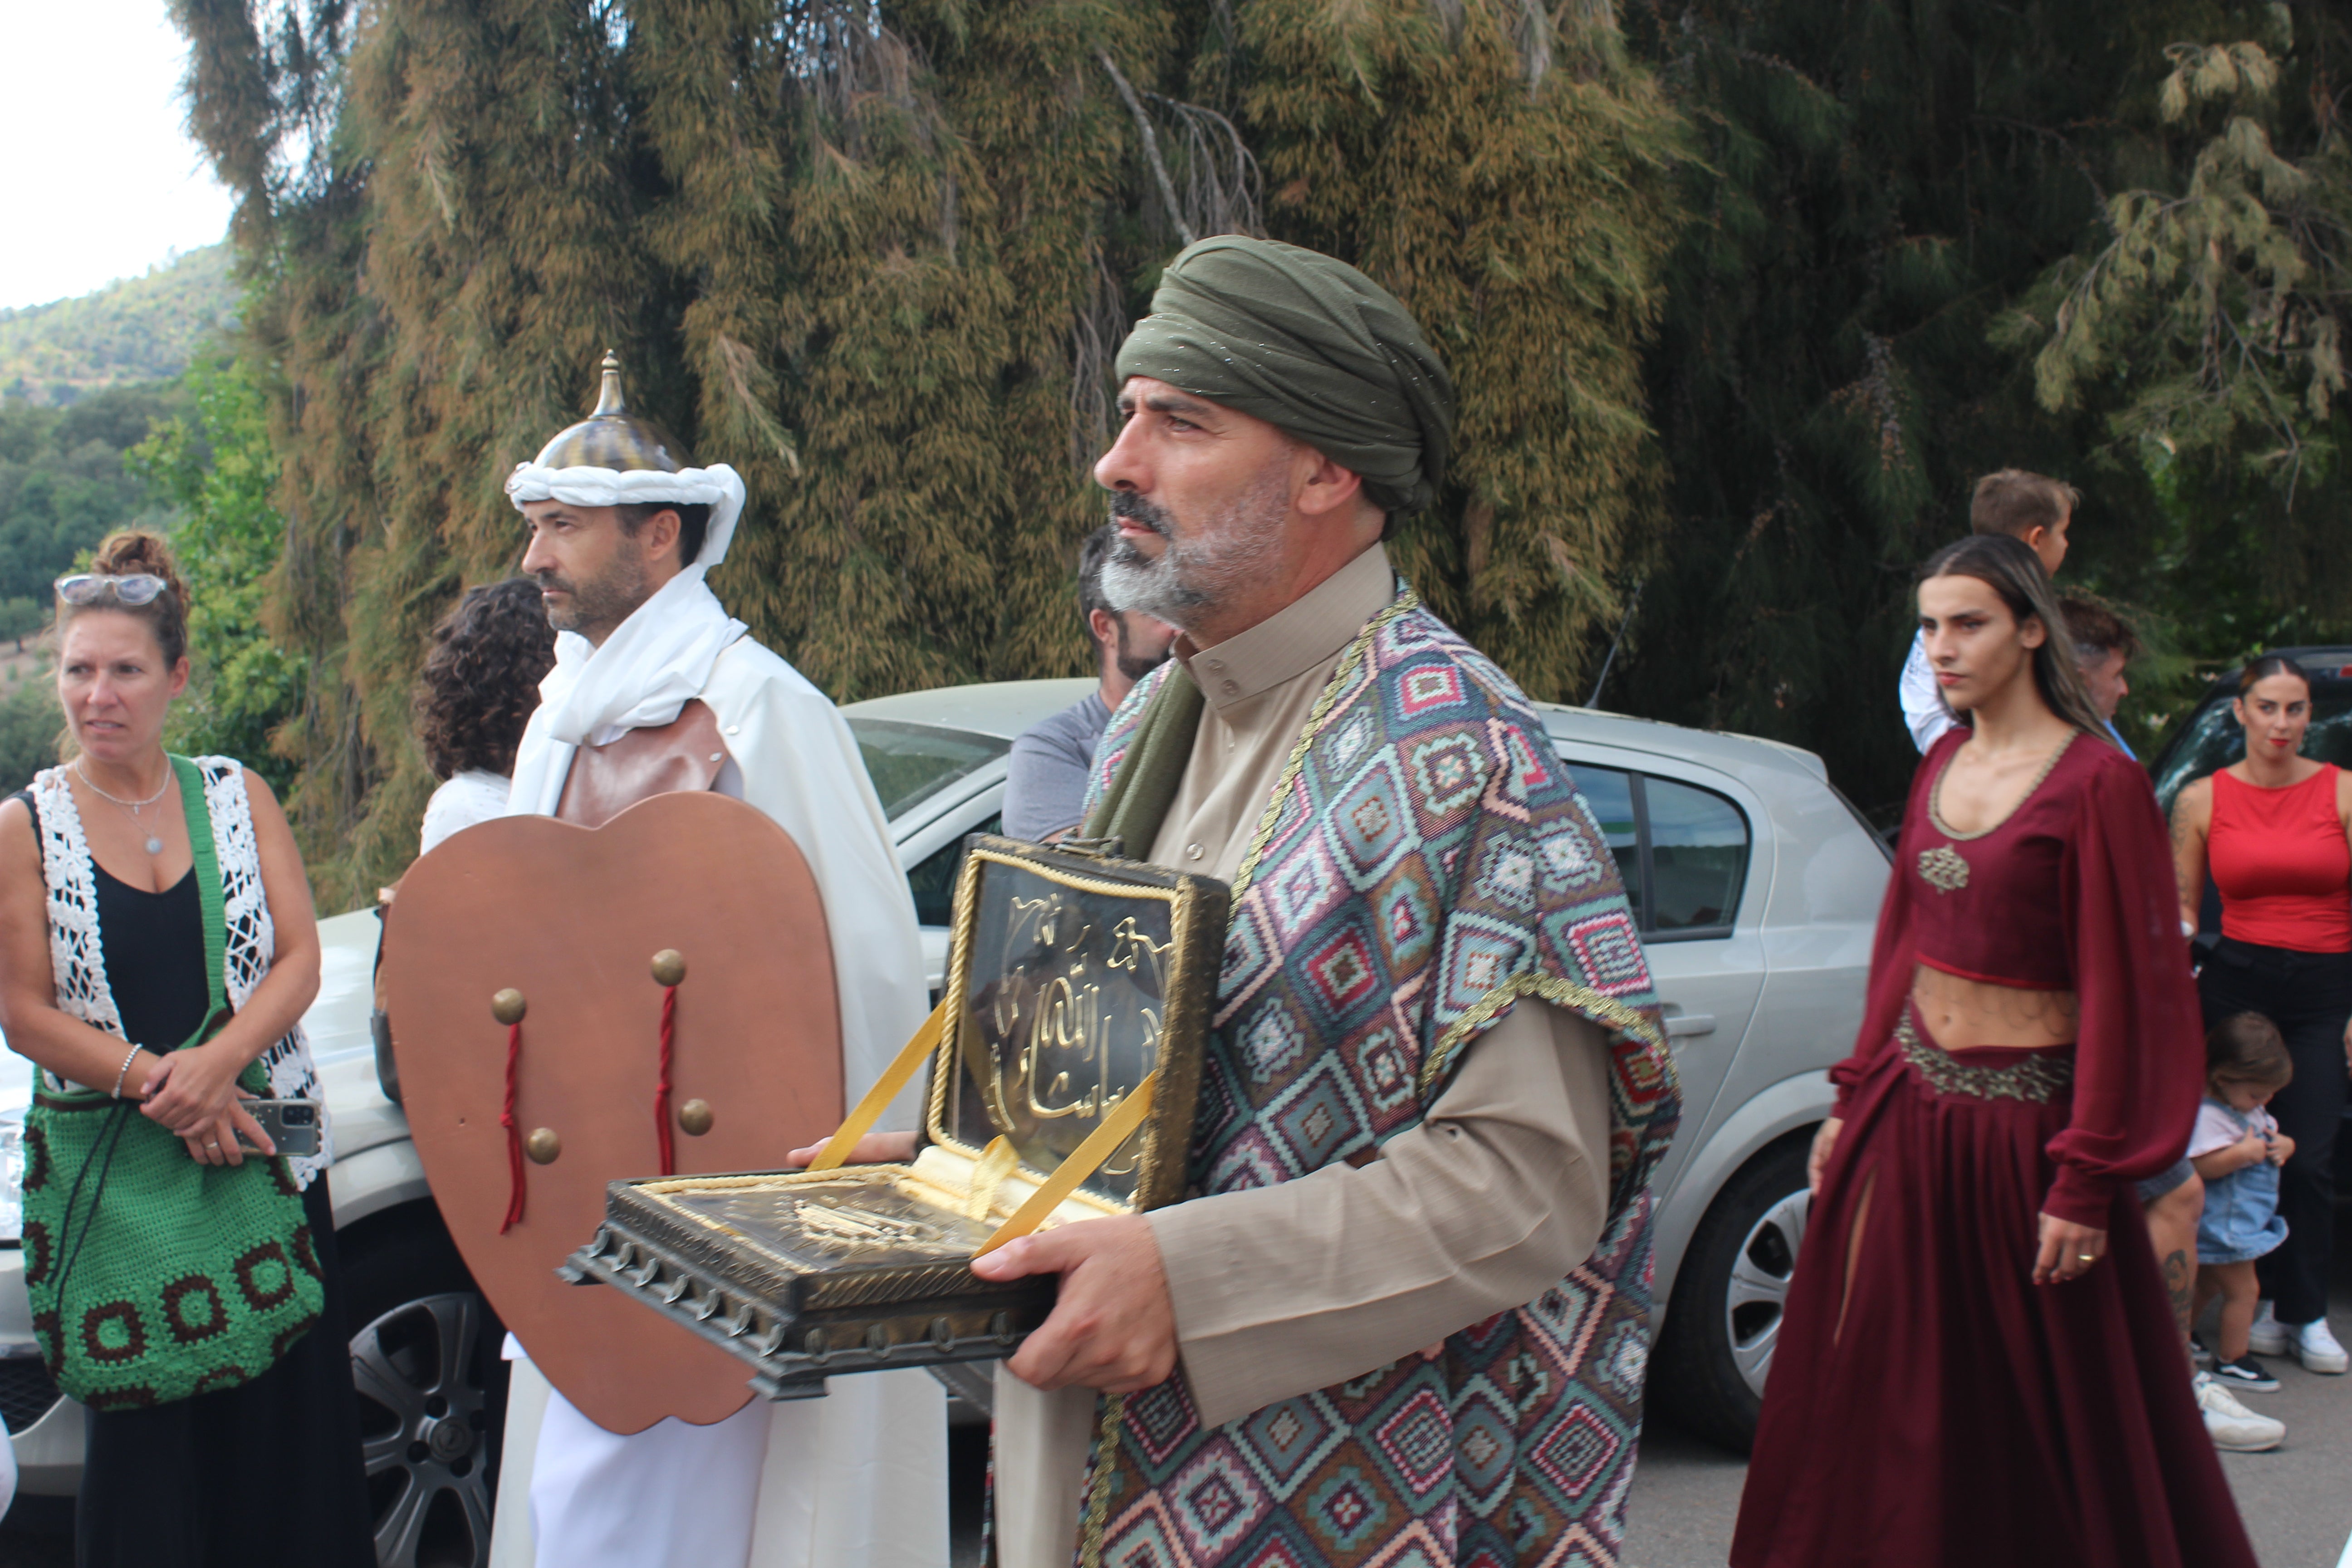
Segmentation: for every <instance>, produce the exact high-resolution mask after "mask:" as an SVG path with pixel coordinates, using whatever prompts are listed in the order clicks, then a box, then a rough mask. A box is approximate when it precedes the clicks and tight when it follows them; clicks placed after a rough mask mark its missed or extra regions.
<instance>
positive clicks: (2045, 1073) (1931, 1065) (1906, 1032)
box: [1895, 1017, 2074, 1105]
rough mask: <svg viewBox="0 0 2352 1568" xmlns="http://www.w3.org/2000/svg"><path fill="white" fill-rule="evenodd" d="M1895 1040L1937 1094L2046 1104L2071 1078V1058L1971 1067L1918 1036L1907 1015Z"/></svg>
mask: <svg viewBox="0 0 2352 1568" xmlns="http://www.w3.org/2000/svg"><path fill="white" fill-rule="evenodd" d="M1895 1043H1896V1044H1897V1045H1899V1046H1901V1047H1903V1058H1904V1060H1906V1061H1907V1062H1909V1063H1910V1064H1911V1068H1912V1070H1913V1071H1914V1072H1916V1073H1917V1074H1918V1075H1919V1076H1920V1077H1921V1078H1922V1079H1926V1080H1927V1087H1928V1088H1929V1089H1934V1090H1935V1091H1936V1092H1937V1094H1964V1095H1967V1096H1969V1098H1970V1099H1972V1100H2032V1101H2033V1102H2035V1103H2036V1104H2040V1105H2047V1104H2048V1103H2049V1102H2050V1101H2052V1100H2055V1099H2057V1098H2058V1096H2059V1094H2060V1093H2061V1092H2063V1090H2064V1089H2066V1088H2067V1086H2069V1085H2070V1084H2072V1083H2073V1082H2074V1058H2072V1057H2060V1056H2031V1057H2027V1058H2023V1059H2022V1060H2021V1061H2017V1062H2013V1063H2011V1065H2010V1066H2008V1067H1998V1068H1988V1067H1971V1066H1969V1064H1968V1063H1966V1062H1963V1061H1961V1060H1960V1059H1959V1058H1957V1057H1955V1056H1953V1055H1952V1054H1951V1053H1950V1052H1949V1051H1947V1050H1945V1049H1943V1048H1942V1047H1937V1046H1932V1045H1929V1044H1928V1043H1927V1041H1925V1040H1923V1039H1921V1038H1920V1037H1919V1031H1918V1030H1916V1029H1915V1028H1913V1027H1912V1026H1911V1020H1910V1019H1909V1018H1907V1017H1906V1018H1902V1019H1899V1020H1897V1021H1896V1023H1895Z"/></svg>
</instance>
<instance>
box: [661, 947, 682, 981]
mask: <svg viewBox="0 0 2352 1568" xmlns="http://www.w3.org/2000/svg"><path fill="white" fill-rule="evenodd" d="M685 979H686V954H684V953H682V952H678V950H677V949H676V948H674V947H666V948H663V949H662V950H661V951H660V952H657V953H655V954H654V984H656V985H677V984H681V983H682V982H684V980H685Z"/></svg>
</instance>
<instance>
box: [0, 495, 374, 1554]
mask: <svg viewBox="0 0 2352 1568" xmlns="http://www.w3.org/2000/svg"><path fill="white" fill-rule="evenodd" d="M57 588H58V605H57V642H58V700H59V702H60V703H61V704H62V706H63V708H64V710H65V717H66V723H67V728H68V732H69V735H70V739H71V742H72V752H73V755H72V760H71V761H70V762H68V763H65V764H64V765H62V766H59V767H55V768H49V769H47V770H44V771H43V772H42V773H40V774H39V775H38V776H37V778H36V779H35V780H34V781H33V784H32V785H31V786H30V787H29V788H28V789H26V790H24V791H22V792H20V793H19V794H17V795H12V796H10V797H9V798H8V799H7V800H6V801H5V803H0V870H5V876H0V1026H5V1030H6V1036H7V1042H8V1044H9V1046H10V1047H13V1048H14V1049H15V1050H16V1051H17V1052H18V1053H19V1054H21V1055H23V1056H26V1057H28V1058H31V1059H32V1061H33V1062H34V1063H35V1064H36V1065H37V1068H38V1077H37V1081H36V1086H35V1087H36V1100H35V1106H34V1110H33V1112H32V1114H31V1116H30V1118H29V1119H28V1126H27V1132H26V1176H25V1194H26V1232H25V1242H24V1245H25V1257H26V1285H27V1287H28V1289H29V1290H30V1291H31V1293H32V1295H33V1298H34V1308H35V1313H36V1315H35V1320H34V1323H35V1330H36V1332H37V1334H38V1335H39V1337H40V1338H41V1340H42V1348H43V1351H44V1353H45V1354H46V1355H47V1358H48V1361H49V1363H50V1366H51V1368H52V1370H53V1371H54V1372H56V1373H57V1374H58V1378H59V1381H60V1383H61V1384H65V1385H66V1387H67V1390H68V1393H76V1394H78V1396H79V1397H81V1398H82V1399H83V1401H84V1403H85V1404H87V1405H89V1406H90V1409H89V1416H88V1427H87V1430H88V1451H87V1456H86V1459H85V1463H84V1468H83V1470H82V1482H81V1495H80V1500H79V1510H78V1514H77V1521H76V1548H75V1551H76V1559H77V1562H78V1563H80V1564H83V1565H84V1568H90V1565H104V1568H113V1565H117V1564H120V1565H122V1568H130V1565H131V1564H137V1565H139V1568H181V1565H183V1564H184V1565H185V1568H199V1565H207V1568H208V1565H211V1564H216V1563H227V1562H231V1561H234V1562H236V1563H241V1564H256V1565H268V1564H287V1565H289V1568H291V1565H293V1564H298V1563H299V1564H304V1565H306V1568H307V1565H310V1564H323V1565H329V1568H362V1565H365V1564H372V1563H373V1562H374V1561H375V1553H374V1550H373V1540H372V1537H371V1513H370V1509H369V1504H368V1496H367V1489H366V1481H365V1476H364V1471H363V1468H362V1459H361V1453H360V1440H359V1418H358V1408H357V1402H356V1398H355V1395H354V1391H353V1385H352V1371H351V1361H350V1352H349V1349H348V1343H347V1340H346V1337H345V1333H344V1330H343V1325H342V1320H341V1290H340V1287H339V1283H338V1280H337V1278H336V1260H335V1246H334V1221H333V1215H332V1214H331V1211H330V1209H329V1207H328V1203H327V1184H326V1182H325V1181H324V1180H323V1175H324V1167H325V1164H326V1163H327V1161H328V1159H329V1158H330V1157H331V1151H330V1149H329V1147H328V1145H327V1144H326V1142H325V1141H324V1136H323V1134H324V1129H323V1127H321V1128H320V1142H319V1145H318V1148H317V1152H315V1153H313V1154H310V1155H307V1156H303V1157H299V1158H296V1157H290V1156H280V1155H279V1154H278V1152H277V1148H276V1145H275V1143H274V1142H273V1141H272V1139H271V1138H270V1136H269V1135H268V1133H267V1132H266V1131H264V1129H263V1128H262V1127H261V1125H260V1124H259V1123H258V1122H257V1121H256V1120H255V1118H254V1117H253V1116H252V1115H251V1114H250V1113H249V1112H248V1111H247V1110H246V1109H244V1106H245V1103H246V1101H247V1100H248V1099H249V1098H252V1097H256V1096H258V1097H261V1098H264V1099H273V1100H306V1101H310V1102H311V1103H312V1104H313V1105H314V1106H315V1105H316V1103H317V1101H318V1100H319V1089H318V1084H317V1079H316V1078H315V1076H314V1074H313V1073H312V1070H311V1066H310V1049H309V1047H308V1045H307V1044H306V1043H305V1041H304V1039H303V1036H302V1031H301V1028H300V1026H299V1018H300V1017H301V1015H302V1011H303V1009H304V1008H305V1007H307V1006H308V1005H310V999H311V997H312V996H313V995H314V994H316V992H317V990H318V985H319V937H318V928H317V925H316V922H315V921H314V920H313V918H312V914H311V910H310V888H309V883H308V881H307V879H306V877H305V875H304V872H303V868H302V862H301V858H300V857H299V854H298V853H297V851H296V849H295V847H294V838H293V835H292V833H291V831H290V830H289V827H288V826H287V823H286V818H285V816H284V814H283V813H282V812H280V811H279V809H278V803H277V801H276V799H275V798H274V797H273V796H272V795H270V792H269V789H268V786H267V785H266V784H263V783H262V782H261V780H260V779H259V778H257V777H256V776H255V775H254V774H253V773H250V772H248V771H247V769H246V768H245V767H244V766H243V765H242V764H240V763H236V761H234V760H233V759H230V758H226V757H198V758H194V759H186V758H174V757H172V756H170V755H168V754H167V753H166V752H165V751H164V747H163V727H164V721H165V718H166V716H167V715H168V713H169V711H170V709H171V705H172V700H173V699H174V698H175V697H177V696H178V695H179V694H180V692H181V691H182V690H183V689H184V688H185V686H186V684H187V679H188V650H187V639H188V633H187V608H186V606H187V595H186V590H185V589H184V586H183V585H182V584H181V583H180V580H179V578H178V575H177V574H176V572H175V570H174V568H173V562H172V557H171V553H170V552H169V550H168V549H167V548H166V547H165V546H164V543H163V541H162V540H161V539H158V538H156V537H155V536H154V535H152V534H148V533H140V532H124V533H116V534H113V535H111V536H110V537H109V538H108V539H107V540H106V541H105V542H103V543H102V544H101V545H100V547H99V552H98V557H97V559H96V561H95V562H93V563H92V565H91V568H90V570H89V572H86V573H78V574H73V575H71V576H68V577H64V578H61V579H59V580H58V585H57ZM311 1114H313V1115H315V1116H317V1117H318V1119H319V1120H320V1121H323V1109H322V1108H321V1109H320V1110H316V1111H313V1112H312V1113H311Z"/></svg>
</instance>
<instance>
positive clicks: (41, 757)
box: [0, 664, 66, 795]
mask: <svg viewBox="0 0 2352 1568" xmlns="http://www.w3.org/2000/svg"><path fill="white" fill-rule="evenodd" d="M9 672H10V674H12V675H16V676H18V677H19V678H18V679H16V680H15V681H13V682H12V683H11V684H10V685H8V686H6V687H5V688H0V795H14V794H16V792H17V791H18V790H20V789H23V788H24V787H25V786H26V784H31V783H32V782H33V775H34V774H35V773H39V772H40V771H41V770H42V769H43V768H47V767H55V766H56V765H57V761H58V736H59V735H61V734H62V733H63V732H64V731H65V727H66V725H65V715H64V714H62V713H60V712H59V711H58V689H57V682H56V681H55V679H52V677H51V675H50V672H49V670H48V669H47V668H46V667H44V666H40V665H34V666H31V667H30V668H29V672H26V667H24V666H21V665H16V664H12V665H11V666H9Z"/></svg>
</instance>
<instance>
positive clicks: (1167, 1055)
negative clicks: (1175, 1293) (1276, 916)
mask: <svg viewBox="0 0 2352 1568" xmlns="http://www.w3.org/2000/svg"><path fill="white" fill-rule="evenodd" d="M1226 901H1227V890H1226V888H1225V885H1224V884H1223V883H1222V882H1218V881H1214V880H1212V879H1208V878H1204V877H1192V876H1185V875H1181V874H1180V873H1176V872H1171V871H1168V870H1165V869H1163V868H1160V867H1156V866H1145V865H1140V864H1138V863H1135V862H1132V861H1126V860H1119V859H1115V858H1108V857H1104V856H1097V855H1093V854H1088V853H1085V852H1083V851H1080V850H1076V849H1070V848H1053V847H1041V846H1037V845H1033V844H1023V843H1019V842H1016V841H1014V840H1012V839H1007V838H992V837H980V836H975V837H973V838H972V839H971V841H970V852H969V853H968V854H967V855H966V856H965V858H964V862H963V867H962V869H961V873H960V874H959V878H958V880H957V883H956V896H955V915H954V926H953V930H952V933H951V943H950V950H949V959H948V973H947V985H946V991H945V995H944V997H943V999H942V1001H941V1002H940V1008H939V1011H938V1012H936V1013H934V1014H933V1015H932V1016H931V1019H930V1021H929V1023H927V1024H926V1025H925V1026H924V1029H923V1031H922V1032H921V1033H919V1035H918V1036H917V1037H916V1038H915V1040H913V1041H910V1042H909V1043H908V1052H907V1054H906V1055H905V1056H904V1057H902V1058H901V1061H900V1068H901V1069H903V1070H902V1071H900V1072H899V1074H898V1077H897V1083H898V1085H903V1084H904V1083H905V1082H906V1081H907V1077H908V1076H909V1075H910V1074H911V1071H912V1070H915V1069H918V1068H920V1067H922V1066H924V1065H928V1066H929V1069H930V1070H929V1087H928V1089H927V1091H926V1096H925V1104H926V1111H925V1116H924V1127H923V1131H922V1133H921V1135H920V1136H919V1139H918V1147H917V1152H916V1155H915V1158H914V1160H913V1161H912V1162H911V1163H908V1164H903V1165H845V1166H840V1167H837V1168H834V1169H824V1168H823V1167H824V1164H825V1161H824V1159H820V1160H819V1161H818V1162H817V1163H816V1165H814V1166H812V1167H811V1168H810V1169H809V1170H806V1171H782V1172H753V1173H744V1174H740V1175H728V1176H709V1175H704V1176H679V1177H672V1178H667V1179H662V1178H655V1179H649V1180H639V1181H626V1182H614V1184H612V1186H611V1187H610V1188H609V1189H608V1193H607V1196H606V1200H605V1219H604V1225H603V1226H600V1227H599V1228H598V1230H597V1233H596V1236H595V1237H594V1239H593V1240H592V1241H590V1242H589V1244H588V1245H587V1246H585V1247H581V1248H580V1249H579V1250H578V1251H576V1252H574V1253H573V1254H572V1257H571V1258H570V1260H569V1262H568V1263H567V1264H566V1266H565V1268H564V1270H563V1272H564V1274H565V1276H566V1277H567V1278H570V1279H575V1280H577V1281H579V1282H581V1283H583V1284H586V1283H604V1284H607V1285H612V1286H614V1287H616V1288H618V1289H622V1290H625V1291H626V1292H628V1293H629V1295H630V1296H631V1298H632V1299H634V1300H638V1301H641V1302H643V1303H645V1304H646V1306H648V1307H651V1308H653V1309H654V1310H656V1311H659V1312H661V1313H663V1314H664V1315H665V1316H667V1317H668V1318H670V1319H671V1320H672V1321H676V1322H678V1323H681V1324H684V1325H685V1326H686V1327H688V1328H689V1329H691V1330H693V1331H695V1332H696V1333H698V1334H700V1335H702V1336H703V1337H704V1338H706V1339H709V1340H710V1341H712V1342H714V1343H717V1344H719V1345H721V1346H724V1347H725V1348H726V1349H728V1350H730V1351H732V1352H734V1353H736V1354H737V1355H739V1356H740V1357H742V1358H743V1360H745V1361H746V1362H748V1363H751V1366H752V1367H753V1368H754V1369H755V1370H754V1376H753V1378H752V1386H753V1387H754V1388H756V1389H757V1390H759V1391H760V1392H761V1393H763V1394H767V1395H768V1396H769V1397H771V1398H775V1399H799V1398H808V1397H812V1396H814V1395H817V1394H823V1393H824V1380H825V1379H826V1378H827V1377H828V1376H830V1375H832V1374H834V1373H851V1372H870V1371H876V1370H878V1369H881V1368H886V1367H898V1366H923V1365H930V1364H937V1363H949V1362H969V1361H988V1360H993V1359H995V1358H997V1357H1000V1356H1003V1355H1005V1354H1007V1353H1009V1352H1011V1351H1012V1350H1013V1347H1014V1346H1016V1345H1018V1344H1019V1343H1020V1342H1021V1341H1022V1339H1023V1338H1024V1337H1025V1336H1026V1335H1027V1334H1028V1333H1029V1331H1031V1330H1033V1329H1034V1328H1035V1327H1037V1325H1038V1324H1040V1323H1042V1322H1043V1321H1045V1315H1046V1313H1047V1312H1049V1311H1051V1310H1052V1309H1053V1305H1054V1296H1055V1280H1054V1279H1051V1278H1045V1279H1025V1280H1020V1281H1016V1282H1014V1283H1012V1284H1009V1285H997V1284H991V1283H989V1282H987V1281H984V1280H982V1279H980V1278H979V1277H978V1276H976V1275H974V1274H973V1273H972V1272H971V1268H969V1267H968V1265H969V1264H970V1262H971V1258H973V1257H974V1256H976V1255H977V1254H979V1253H980V1252H982V1251H984V1250H987V1249H988V1248H989V1247H991V1246H992V1244H994V1243H996V1242H1000V1241H1002V1240H1005V1239H1010V1237H1011V1236H1012V1235H1015V1234H1022V1233H1024V1232H1025V1231H1026V1230H1028V1229H1031V1228H1043V1227H1046V1226H1056V1225H1067V1224H1072V1223H1075V1222H1077V1221H1081V1220H1086V1219H1089V1218H1093V1217H1096V1216H1098V1215H1116V1214H1128V1213H1133V1212H1136V1211H1138V1210H1141V1209H1149V1208H1155V1207H1157V1206H1159V1205H1161V1204H1166V1203H1172V1202H1174V1201H1176V1200H1177V1199H1178V1198H1180V1197H1181V1196H1182V1195H1183V1184H1184V1167H1185V1154H1186V1148H1187V1145H1188V1144H1189V1143H1190V1142H1191V1140H1192V1108H1193V1100H1194V1096H1195V1093H1196V1091H1197V1089H1198V1087H1199V1080H1200V1071H1201V1053H1202V1044H1203V1041H1204V1040H1205V1038H1206V1036H1207V1031H1208V1014H1209V1010H1210V1008H1211V1006H1212V1005H1213V1002H1214V998H1215V993H1216V978H1217V968H1218V964H1219V962H1220V960H1221V957H1222V954H1223V945H1224V932H1225V914H1226ZM893 1092H895V1088H894V1086H893V1084H892V1082H891V1080H890V1079H885V1081H884V1083H883V1084H882V1085H880V1086H877V1091H876V1093H875V1094H873V1095H869V1096H868V1097H867V1101H866V1103H865V1104H862V1105H861V1106H860V1107H859V1110H858V1112H853V1113H852V1116H851V1118H850V1121H849V1122H848V1123H847V1124H845V1127H844V1129H843V1137H842V1138H841V1139H840V1140H838V1141H837V1142H836V1144H835V1145H833V1146H831V1147H839V1148H841V1149H844V1150H846V1149H847V1148H848V1147H849V1146H850V1144H851V1143H853V1142H855V1141H856V1134H857V1133H859V1132H861V1131H864V1128H865V1127H870V1126H871V1125H872V1115H871V1114H867V1115H866V1118H865V1122H864V1126H860V1124H859V1113H860V1112H867V1111H869V1110H870V1111H871V1112H875V1113H878V1111H879V1110H880V1108H881V1106H882V1104H883V1103H885V1102H887V1100H888V1099H889V1098H890V1095H891V1093H893ZM831 1147H829V1148H828V1154H830V1152H831Z"/></svg>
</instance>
